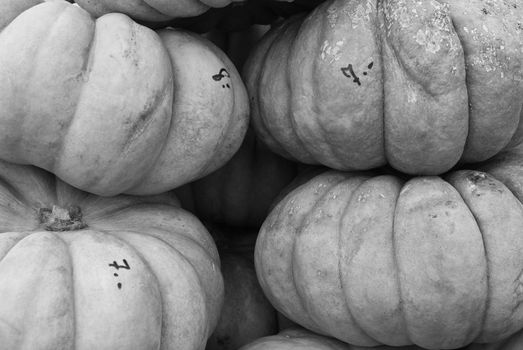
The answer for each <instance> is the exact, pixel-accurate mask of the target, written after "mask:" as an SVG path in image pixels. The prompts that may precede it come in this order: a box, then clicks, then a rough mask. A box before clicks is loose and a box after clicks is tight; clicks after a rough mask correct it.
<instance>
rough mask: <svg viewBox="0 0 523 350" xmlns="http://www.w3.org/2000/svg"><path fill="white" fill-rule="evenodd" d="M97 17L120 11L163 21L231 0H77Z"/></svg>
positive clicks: (133, 15) (138, 17) (196, 13)
mask: <svg viewBox="0 0 523 350" xmlns="http://www.w3.org/2000/svg"><path fill="white" fill-rule="evenodd" d="M75 2H76V3H77V4H79V5H80V6H82V7H83V8H84V9H86V10H87V11H88V12H89V13H91V14H92V15H94V16H96V17H100V16H103V15H105V14H107V13H111V12H118V13H124V14H126V15H129V16H130V17H132V18H135V19H138V20H143V21H151V22H161V21H167V20H170V19H173V18H180V17H192V16H197V15H200V14H202V13H204V12H205V11H207V10H208V9H210V8H213V7H224V6H226V5H228V4H230V3H231V0H202V1H200V0H123V1H115V0H75Z"/></svg>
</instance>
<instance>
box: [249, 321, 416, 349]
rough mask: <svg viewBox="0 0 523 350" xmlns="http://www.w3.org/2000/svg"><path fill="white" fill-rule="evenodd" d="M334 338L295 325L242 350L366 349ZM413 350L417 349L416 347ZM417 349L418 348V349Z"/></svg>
mask: <svg viewBox="0 0 523 350" xmlns="http://www.w3.org/2000/svg"><path fill="white" fill-rule="evenodd" d="M387 348H388V349H385V347H378V348H372V349H375V350H392V349H391V348H390V347H387ZM365 349H367V348H363V347H359V346H358V347H356V346H352V345H349V344H346V343H342V342H340V341H337V340H334V339H332V338H327V337H324V336H321V335H318V334H315V333H312V332H310V331H308V330H306V329H303V328H300V327H293V328H288V329H285V330H284V331H281V332H280V333H279V334H277V335H273V336H267V337H263V338H260V339H258V340H256V341H254V342H252V343H250V344H248V345H246V346H244V347H242V348H240V350H365ZM396 350H410V348H406V347H403V348H400V349H398V348H396ZM412 350H415V349H414V348H413V349H412ZM416 350H417V349H416Z"/></svg>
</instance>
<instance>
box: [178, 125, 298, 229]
mask: <svg viewBox="0 0 523 350" xmlns="http://www.w3.org/2000/svg"><path fill="white" fill-rule="evenodd" d="M296 172H297V165H296V164H295V163H293V162H290V161H288V160H287V159H285V158H282V157H280V156H279V155H277V154H275V153H273V152H272V151H270V150H269V149H267V147H266V146H265V145H263V144H262V143H261V142H260V141H259V140H258V139H257V138H256V137H255V136H254V133H252V132H248V133H247V135H246V137H245V139H244V141H243V144H242V146H241V147H240V149H239V151H238V152H237V153H236V154H235V155H234V156H233V157H232V158H231V160H230V161H229V162H228V163H227V164H225V165H224V166H223V167H222V168H220V169H218V170H217V171H215V172H213V173H212V174H209V175H207V176H205V177H204V178H202V179H199V180H197V181H194V182H192V183H189V184H187V185H185V186H182V187H180V188H178V189H177V190H176V191H175V192H176V194H177V196H178V197H179V198H180V201H181V203H182V206H183V207H184V208H185V209H187V210H189V211H191V212H194V213H195V214H196V215H197V216H198V217H199V218H200V219H204V220H208V221H210V222H213V223H219V224H225V225H230V226H241V227H256V228H257V229H258V228H259V227H260V225H261V224H262V222H263V220H265V218H266V217H267V213H268V211H269V208H270V205H271V204H272V202H273V201H274V199H275V198H276V196H277V195H278V193H279V192H280V191H281V190H282V189H283V188H284V187H285V186H287V185H288V184H289V183H290V182H291V181H292V180H293V178H294V177H295V175H296Z"/></svg>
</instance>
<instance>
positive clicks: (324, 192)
mask: <svg viewBox="0 0 523 350" xmlns="http://www.w3.org/2000/svg"><path fill="white" fill-rule="evenodd" d="M343 181H344V180H341V181H339V182H337V183H335V184H334V185H331V186H324V187H322V190H323V193H322V194H321V196H318V198H317V200H316V202H315V204H314V205H313V206H312V207H311V208H310V210H309V211H308V212H307V213H306V214H305V215H303V218H302V219H301V221H300V223H299V225H298V226H297V227H296V239H294V240H293V241H292V248H291V254H290V256H291V259H290V262H289V269H290V271H291V272H292V283H293V287H294V290H295V291H296V295H297V296H298V300H299V303H300V305H301V308H302V309H303V310H304V311H305V312H306V313H307V316H308V317H307V318H308V319H309V320H311V321H312V322H313V323H314V326H315V327H316V330H320V331H322V332H323V330H322V328H321V327H320V326H319V324H318V322H317V321H316V319H315V317H313V316H314V315H313V314H312V313H311V312H310V310H309V308H308V307H307V305H306V304H305V303H304V302H303V301H304V300H305V298H303V296H302V295H301V294H300V288H298V286H297V284H296V276H295V272H294V260H295V249H296V242H297V241H298V239H299V236H300V234H301V232H302V230H303V227H304V226H305V223H306V222H307V218H308V217H309V215H307V214H310V213H311V212H312V211H314V209H315V208H316V207H317V206H318V202H319V201H321V199H322V198H324V197H325V196H326V195H327V193H328V192H329V190H330V189H331V188H333V187H335V186H336V185H337V184H339V183H340V182H343Z"/></svg>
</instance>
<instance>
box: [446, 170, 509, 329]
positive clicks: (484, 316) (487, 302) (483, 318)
mask: <svg viewBox="0 0 523 350" xmlns="http://www.w3.org/2000/svg"><path fill="white" fill-rule="evenodd" d="M444 180H445V182H447V183H449V182H448V181H446V179H445V178H444ZM450 185H451V186H452V184H450ZM452 187H453V188H455V187H454V186H452ZM456 192H457V193H458V194H459V196H460V198H461V200H462V201H463V203H465V206H466V207H467V209H468V211H469V213H470V215H471V217H472V218H473V219H474V221H475V222H476V226H477V227H478V231H479V233H480V235H481V244H482V246H483V251H484V252H485V261H486V264H485V268H486V270H487V271H486V274H485V276H486V277H487V281H486V287H487V288H486V291H485V302H484V305H485V309H484V310H483V314H482V315H481V326H480V327H479V330H480V331H479V334H481V333H483V329H484V328H485V323H486V321H487V313H488V310H489V306H490V294H491V291H490V283H491V282H490V269H489V267H490V261H489V260H490V259H489V256H488V254H487V243H486V242H485V238H484V237H483V229H482V228H481V225H480V223H479V220H478V218H477V217H476V215H475V214H474V212H473V211H472V210H470V208H469V206H468V205H467V202H466V201H465V198H463V195H462V194H461V192H460V191H459V190H458V189H456ZM516 198H517V197H516ZM476 338H477V336H476Z"/></svg>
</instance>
